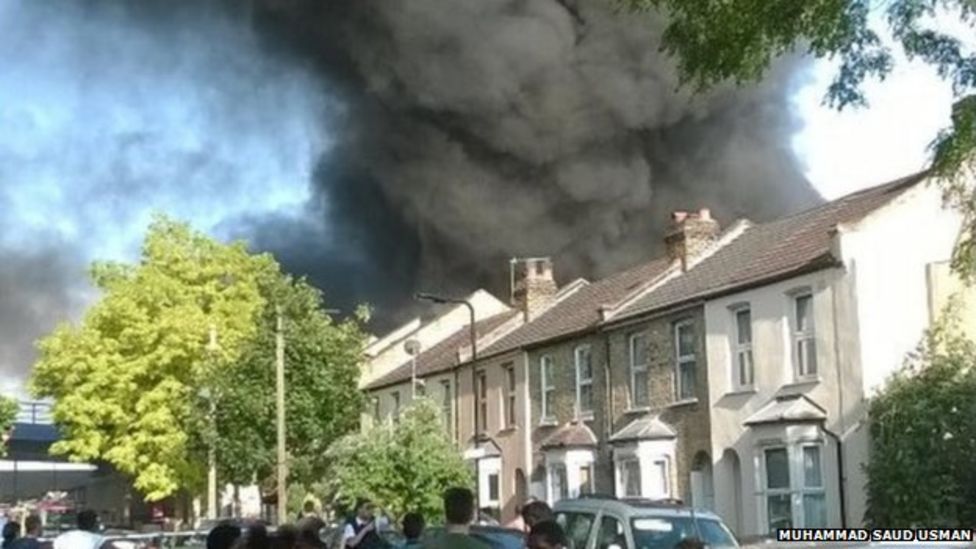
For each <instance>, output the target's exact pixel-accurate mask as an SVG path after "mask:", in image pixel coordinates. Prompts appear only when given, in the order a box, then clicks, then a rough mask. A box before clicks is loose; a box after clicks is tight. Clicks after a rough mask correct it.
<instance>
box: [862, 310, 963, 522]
mask: <svg viewBox="0 0 976 549" xmlns="http://www.w3.org/2000/svg"><path fill="white" fill-rule="evenodd" d="M973 395H976V345H974V344H973V342H972V341H970V340H968V339H966V338H965V337H963V336H962V335H961V334H959V333H957V331H956V329H955V328H954V326H953V324H952V322H951V321H947V322H944V323H943V324H941V325H938V326H936V327H935V328H933V330H932V331H931V332H930V333H929V334H928V336H927V337H926V339H925V341H924V342H923V344H922V345H921V346H920V349H919V351H918V352H917V353H915V354H913V355H912V356H910V357H909V360H908V361H907V362H906V365H905V367H904V368H903V370H901V371H900V372H898V373H897V374H896V375H894V376H893V377H892V379H891V380H890V381H889V383H888V384H887V385H886V386H885V388H884V390H883V391H881V392H880V393H879V394H878V395H877V396H876V397H875V398H874V399H872V400H871V402H870V406H869V418H870V423H871V427H870V429H871V430H870V434H871V461H870V463H869V464H868V465H867V467H866V470H867V474H868V513H867V517H866V519H867V521H868V522H869V523H870V524H871V525H873V526H878V527H893V528H900V527H913V526H946V527H961V526H968V525H971V524H976V469H974V467H973V456H974V455H976V399H974V398H973Z"/></svg>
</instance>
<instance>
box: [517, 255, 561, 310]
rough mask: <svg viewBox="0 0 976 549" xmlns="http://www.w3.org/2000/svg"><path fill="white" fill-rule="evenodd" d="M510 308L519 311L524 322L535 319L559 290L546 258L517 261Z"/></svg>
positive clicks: (549, 262) (550, 263)
mask: <svg viewBox="0 0 976 549" xmlns="http://www.w3.org/2000/svg"><path fill="white" fill-rule="evenodd" d="M514 268H515V271H514V274H513V280H512V282H513V284H514V285H513V287H512V306H514V307H516V308H518V309H520V310H521V311H522V313H523V314H524V315H525V320H526V321H529V320H532V319H533V318H535V317H536V316H537V315H538V313H539V312H540V311H541V310H543V309H544V308H545V307H546V305H548V304H549V303H550V302H551V301H552V300H553V298H555V297H556V292H557V291H559V288H558V287H557V286H556V279H555V278H554V277H553V275H552V260H551V259H549V258H548V257H539V258H531V259H522V260H518V261H517V263H516V264H515V265H514Z"/></svg>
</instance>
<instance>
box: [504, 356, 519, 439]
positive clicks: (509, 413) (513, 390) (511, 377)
mask: <svg viewBox="0 0 976 549" xmlns="http://www.w3.org/2000/svg"><path fill="white" fill-rule="evenodd" d="M517 394H518V377H517V376H516V375H515V363H512V362H509V363H506V364H505V391H504V397H503V398H504V399H505V400H504V402H503V403H502V414H503V415H504V417H503V418H502V425H504V426H505V428H506V429H514V428H515V427H516V425H518V415H517V414H516V409H515V408H516V402H517V400H518V399H517V398H516V395H517Z"/></svg>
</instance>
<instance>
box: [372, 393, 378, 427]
mask: <svg viewBox="0 0 976 549" xmlns="http://www.w3.org/2000/svg"><path fill="white" fill-rule="evenodd" d="M373 420H374V421H376V422H377V423H379V421H380V399H379V397H373Z"/></svg>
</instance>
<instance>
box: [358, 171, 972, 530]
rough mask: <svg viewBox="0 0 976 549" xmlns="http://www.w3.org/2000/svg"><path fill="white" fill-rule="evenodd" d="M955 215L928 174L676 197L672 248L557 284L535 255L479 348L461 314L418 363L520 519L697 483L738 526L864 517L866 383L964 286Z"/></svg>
mask: <svg viewBox="0 0 976 549" xmlns="http://www.w3.org/2000/svg"><path fill="white" fill-rule="evenodd" d="M959 226H960V219H959V217H958V216H957V215H956V214H955V213H953V212H950V211H947V210H945V209H943V208H942V204H941V201H940V195H939V192H938V189H937V188H933V187H932V186H930V185H928V183H927V180H926V176H925V174H918V175H916V176H912V177H909V178H905V179H902V180H899V181H895V182H892V183H889V184H886V185H882V186H879V187H875V188H872V189H868V190H865V191H862V192H859V193H855V194H852V195H850V196H847V197H844V198H841V199H839V200H836V201H833V202H830V203H827V204H824V205H821V206H818V207H815V208H812V209H810V210H808V211H805V212H801V213H799V214H796V215H793V216H790V217H786V218H783V219H781V220H777V221H773V222H769V223H762V224H754V223H751V222H749V221H746V220H740V221H736V222H734V223H732V224H731V225H730V226H728V227H726V228H725V229H724V230H723V229H721V228H720V227H719V225H718V223H717V222H716V221H715V220H714V219H712V216H711V215H710V213H709V211H708V210H700V211H698V212H694V213H686V212H677V213H675V214H674V216H673V219H672V229H671V231H670V232H669V233H668V234H667V235H663V237H664V241H665V249H666V250H667V251H666V254H664V255H662V257H660V258H656V259H652V260H650V261H648V262H646V263H643V264H639V265H637V266H635V267H633V268H631V269H628V270H626V271H623V272H621V273H618V274H616V275H613V276H610V277H607V278H605V279H603V280H599V281H596V282H588V281H585V280H576V281H572V282H570V283H568V284H565V285H564V286H562V287H561V288H557V285H556V281H555V278H554V276H553V265H552V264H551V262H549V261H548V260H545V259H537V260H528V261H523V262H522V263H521V264H520V266H521V268H520V270H519V274H518V276H515V277H513V279H514V280H515V289H516V291H515V292H513V295H514V296H515V297H516V299H513V300H512V306H511V308H510V309H508V310H506V311H503V312H502V313H500V314H498V315H496V316H495V317H494V318H488V319H485V320H482V321H480V322H479V323H478V333H479V336H478V340H479V341H478V347H479V349H481V351H480V352H479V354H478V357H477V359H476V360H472V359H471V353H470V348H469V347H470V346H469V344H468V343H466V342H463V338H462V337H461V336H460V335H457V334H456V335H455V336H453V337H454V338H455V339H453V340H452V339H451V338H447V339H445V340H443V342H442V345H443V346H442V347H436V346H435V347H432V348H431V349H430V350H429V351H427V352H426V353H422V354H421V355H419V356H418V366H417V371H418V372H420V374H418V375H422V376H425V377H430V378H431V379H433V380H435V381H436V383H443V382H444V380H446V379H449V378H450V379H455V380H456V382H455V383H454V384H453V385H452V387H456V388H457V392H456V393H455V394H454V395H452V396H453V397H454V399H455V407H454V409H455V410H456V415H455V416H454V417H455V418H456V425H455V430H454V433H455V434H456V436H457V440H458V443H459V446H460V448H461V449H462V451H464V452H465V455H466V456H467V457H468V458H469V459H471V460H472V464H473V465H474V466H475V467H476V468H477V470H478V477H479V500H480V503H481V505H482V506H483V507H493V508H495V509H497V510H498V511H499V512H500V514H501V516H502V518H503V519H504V520H508V519H510V518H513V517H514V514H515V508H516V505H517V503H519V502H521V501H523V500H524V499H525V497H526V496H527V495H532V496H535V497H538V498H543V499H546V500H548V501H556V500H558V499H560V498H563V497H569V496H575V495H578V494H580V493H584V492H587V491H596V492H601V493H612V494H616V495H618V496H641V497H654V498H680V499H683V500H686V501H690V502H692V503H693V504H695V505H697V506H701V507H708V508H712V509H714V510H716V511H718V512H719V513H721V514H722V515H723V517H725V519H726V521H727V522H728V523H729V524H730V526H732V528H733V529H734V530H735V531H736V532H737V533H739V534H740V535H753V534H764V533H768V532H770V531H772V530H773V529H775V528H777V527H782V526H784V525H793V526H808V527H809V526H822V525H826V526H840V525H857V524H860V523H861V521H862V517H863V513H864V508H865V501H864V484H865V479H864V477H863V473H862V467H861V465H862V464H863V463H865V462H866V460H867V459H868V457H869V456H868V444H867V428H866V426H865V424H864V421H865V418H866V400H867V399H868V398H869V397H870V395H871V394H873V391H875V390H876V389H877V388H878V387H879V386H880V385H881V384H882V383H883V381H884V380H885V378H886V377H887V376H888V375H889V374H890V373H891V372H893V371H894V370H895V369H897V368H898V367H899V365H900V364H901V363H902V360H903V357H904V356H905V354H906V353H907V352H908V351H910V350H911V349H912V348H914V346H915V345H916V344H917V343H918V341H919V340H920V338H921V336H922V334H923V331H924V330H925V329H926V328H927V327H928V326H929V325H930V324H931V322H932V321H933V320H934V319H935V318H936V317H937V316H938V314H939V312H940V309H941V305H942V304H943V303H945V302H946V301H949V300H954V301H963V302H964V301H966V299H960V298H958V294H957V293H954V292H958V291H962V292H967V290H964V289H961V287H960V286H958V284H957V283H956V282H955V281H953V280H952V277H951V276H950V275H949V273H948V269H947V261H948V259H949V257H950V254H951V251H952V248H953V245H954V243H955V241H956V239H957V238H958V234H959ZM969 293H970V294H971V292H969ZM967 299H968V300H969V302H970V303H971V302H973V301H972V296H971V295H970V296H969V297H968V298H967ZM966 314H968V315H969V316H970V317H972V314H973V312H972V310H969V311H968V312H967V313H966ZM967 318H968V317H967ZM973 321H974V319H973V318H968V322H969V323H970V324H972V322H973ZM465 346H467V347H465ZM447 351H449V352H447ZM427 353H429V356H425V354H427ZM438 357H440V358H438ZM427 364H434V366H427ZM406 368H408V365H406V364H405V365H403V366H401V367H400V368H399V369H397V370H394V372H393V373H392V374H391V375H394V374H395V375H398V376H400V379H403V376H404V375H405V374H404V372H405V371H406ZM397 372H399V373H397ZM435 376H441V377H440V378H436V377H435ZM394 377H395V376H394ZM390 379H393V378H390ZM380 385H382V384H380ZM380 385H377V384H376V383H374V384H372V385H370V386H369V388H370V390H373V391H374V392H375V394H377V395H379V397H380V398H383V393H384V392H385V391H388V389H389V387H388V386H380ZM429 385H431V382H428V386H429ZM448 408H450V407H449V406H447V405H446V403H445V410H447V409H448ZM445 413H447V412H446V411H445Z"/></svg>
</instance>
